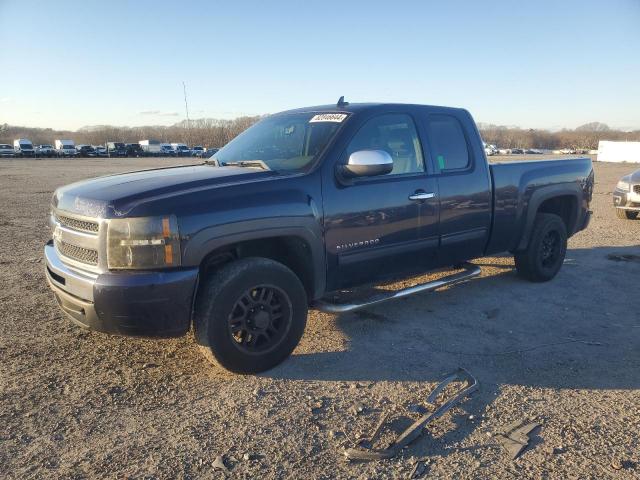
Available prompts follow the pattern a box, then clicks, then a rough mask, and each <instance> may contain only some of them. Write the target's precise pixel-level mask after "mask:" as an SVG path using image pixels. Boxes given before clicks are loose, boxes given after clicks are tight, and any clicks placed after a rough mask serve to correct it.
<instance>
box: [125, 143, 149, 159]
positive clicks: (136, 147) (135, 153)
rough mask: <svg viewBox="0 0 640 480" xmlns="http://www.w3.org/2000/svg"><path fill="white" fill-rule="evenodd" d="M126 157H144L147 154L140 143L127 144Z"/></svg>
mask: <svg viewBox="0 0 640 480" xmlns="http://www.w3.org/2000/svg"><path fill="white" fill-rule="evenodd" d="M124 148H125V155H124V156H125V157H144V156H145V155H146V152H145V151H144V150H143V148H142V146H141V145H140V144H139V143H127V144H125V146H124Z"/></svg>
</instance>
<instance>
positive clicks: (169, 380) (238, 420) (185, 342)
mask: <svg viewBox="0 0 640 480" xmlns="http://www.w3.org/2000/svg"><path fill="white" fill-rule="evenodd" d="M169 163H180V160H175V159H173V160H160V159H137V160H133V159H118V160H107V159H104V160H103V159H99V160H88V159H74V160H22V159H16V160H13V159H11V160H9V159H1V160H0V182H1V183H0V187H1V188H0V212H1V213H0V233H1V234H2V235H1V238H2V249H1V257H0V272H1V274H2V279H3V282H2V285H3V287H2V289H1V290H0V318H1V319H2V321H1V323H0V358H1V359H2V367H1V369H0V477H2V478H38V479H39V478H305V479H307V478H319V479H321V478H409V477H410V474H411V472H412V470H413V468H414V464H415V462H416V461H418V460H420V459H424V460H425V466H426V469H425V472H424V474H425V475H426V476H428V477H437V478H516V477H517V478H523V477H527V478H638V477H639V476H640V451H639V448H638V446H639V445H640V433H639V432H640V373H639V372H640V369H639V367H640V298H639V296H638V284H639V283H640V262H637V261H614V260H611V259H609V258H608V257H607V256H608V255H609V254H612V253H613V254H632V255H640V221H623V220H619V219H617V218H616V217H615V212H614V210H613V208H612V206H611V191H612V189H613V187H614V185H615V183H616V181H617V180H618V178H619V177H621V176H622V175H623V174H625V173H628V172H629V171H631V170H633V168H634V167H633V166H630V165H615V164H602V163H596V164H595V169H596V188H595V195H594V200H593V203H592V208H593V210H594V218H593V221H592V223H591V226H590V227H589V229H588V230H587V231H584V232H581V233H579V234H578V235H576V236H575V237H574V238H572V239H571V240H570V243H569V250H568V252H567V261H566V264H565V266H564V268H563V269H562V271H561V272H560V274H559V275H558V277H557V278H556V279H555V280H554V281H552V282H549V283H545V284H532V283H528V282H525V281H523V280H520V279H519V278H518V277H517V276H516V275H515V272H514V269H513V261H512V258H510V257H492V258H482V259H479V260H477V261H476V263H477V264H479V265H481V266H482V268H483V275H482V276H481V277H479V278H477V279H474V280H472V281H471V282H469V283H467V284H464V285H459V286H455V287H452V288H449V289H445V290H440V291H438V292H435V293H429V294H423V295H417V296H413V297H410V298H406V299H404V300H400V301H396V302H394V303H388V304H385V305H380V306H377V307H374V308H370V309H368V310H365V311H361V312H359V313H357V314H347V315H340V316H332V315H326V314H322V313H318V312H311V314H310V317H309V322H308V326H307V330H306V333H305V335H304V338H303V339H302V343H301V344H300V346H299V347H298V349H297V350H296V351H295V353H294V355H293V356H292V357H291V358H290V359H289V360H288V361H286V362H285V363H284V364H282V365H281V366H279V367H277V368H275V369H273V370H272V371H269V372H267V373H265V374H262V375H260V376H239V375H232V374H229V373H227V372H225V371H222V370H219V369H217V368H214V367H212V366H210V365H209V364H207V363H206V361H205V360H204V358H202V357H201V356H200V354H199V352H198V350H197V348H196V347H195V345H194V342H193V339H192V336H191V335H189V336H187V337H185V338H180V339H175V340H162V341H151V340H141V339H131V338H124V337H113V336H107V335H103V334H98V333H92V332H88V331H85V330H82V329H81V328H78V327H76V326H74V325H72V324H71V323H70V322H69V321H68V320H67V319H66V318H65V317H64V316H63V315H62V314H61V312H60V310H59V309H58V307H57V306H56V304H55V301H54V299H53V295H52V294H51V293H50V292H49V290H48V288H47V286H46V284H45V279H44V275H43V265H42V261H41V257H42V247H43V244H44V243H45V241H46V240H47V239H48V238H49V233H48V232H47V230H46V228H45V225H46V216H47V212H48V203H49V200H50V198H51V193H52V191H53V190H54V188H55V187H57V186H59V185H62V184H65V183H69V182H72V181H75V180H79V179H83V178H86V177H91V176H97V175H101V174H106V173H111V172H120V171H127V170H133V169H139V168H149V167H152V166H154V165H158V164H162V165H166V164H169ZM459 366H462V367H464V368H466V369H468V370H469V371H470V372H471V373H472V374H473V375H475V376H476V377H477V378H478V380H479V382H480V390H479V391H477V392H476V393H474V394H473V395H471V396H470V397H469V398H468V399H467V400H466V401H465V402H463V403H461V404H460V405H459V406H458V407H456V408H455V409H453V410H452V411H451V412H449V413H447V414H446V415H445V416H444V417H442V418H441V419H439V420H437V421H436V422H435V423H433V424H432V426H431V427H430V428H429V429H428V431H425V433H424V434H423V435H422V437H421V438H420V439H418V440H417V441H416V442H414V443H413V444H412V445H411V446H410V447H409V448H407V449H405V450H404V451H403V452H402V453H401V454H400V455H399V456H398V457H396V458H394V459H392V460H386V461H381V462H372V463H348V462H347V461H346V460H345V459H344V457H343V454H342V450H343V447H344V446H345V445H351V444H352V442H353V439H355V438H357V437H358V436H359V435H360V434H363V433H366V432H370V431H371V429H372V426H373V425H374V424H375V423H376V421H377V420H378V418H379V416H380V415H381V413H383V412H388V413H391V414H392V415H393V416H395V417H394V419H393V421H392V423H391V431H387V432H385V435H386V437H388V438H390V435H391V432H392V431H394V429H395V431H398V430H399V429H401V428H403V427H404V426H406V425H407V422H409V421H411V420H412V419H415V418H417V416H418V415H419V414H417V413H413V412H414V411H415V410H417V409H418V408H417V407H419V406H421V405H426V404H425V400H426V396H427V394H428V392H429V391H430V390H431V389H432V388H433V387H434V386H435V385H436V384H437V382H438V381H439V380H440V379H441V378H442V376H443V375H444V374H446V373H447V372H450V371H452V370H455V369H456V368H457V367H459ZM359 404H360V405H361V406H362V408H363V411H362V412H358V411H357V409H355V410H354V406H357V405H359ZM524 418H529V419H532V420H535V421H537V422H539V423H541V427H540V428H538V429H536V430H535V431H534V432H533V433H532V436H531V437H532V440H531V445H530V446H529V448H528V449H527V450H525V451H524V453H523V454H522V455H521V456H520V458H518V459H517V460H515V461H511V460H510V459H509V458H508V456H507V455H506V453H505V452H504V451H503V450H501V448H500V447H499V446H498V445H497V444H496V441H495V439H494V437H493V435H494V434H495V433H496V432H497V431H498V430H499V429H500V428H501V427H503V426H505V425H506V424H508V423H510V422H512V421H514V420H518V419H524ZM220 455H222V456H223V458H224V461H225V462H226V465H227V467H228V468H229V469H230V473H225V472H222V471H220V470H217V469H216V468H215V466H214V461H215V459H216V458H217V457H218V456H220Z"/></svg>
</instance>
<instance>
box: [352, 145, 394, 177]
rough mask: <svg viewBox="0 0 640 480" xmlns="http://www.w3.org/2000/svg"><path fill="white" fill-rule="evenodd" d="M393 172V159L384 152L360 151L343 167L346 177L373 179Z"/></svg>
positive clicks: (354, 153) (353, 154)
mask: <svg viewBox="0 0 640 480" xmlns="http://www.w3.org/2000/svg"><path fill="white" fill-rule="evenodd" d="M391 170H393V159H392V158H391V155H389V153H387V152H385V151H384V150H358V151H357V152H353V153H352V154H351V155H349V159H348V160H347V164H346V165H343V166H342V174H343V175H344V176H345V177H348V178H353V177H373V176H376V175H386V174H387V173H390V172H391Z"/></svg>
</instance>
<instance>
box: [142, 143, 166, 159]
mask: <svg viewBox="0 0 640 480" xmlns="http://www.w3.org/2000/svg"><path fill="white" fill-rule="evenodd" d="M138 143H139V144H140V147H141V148H142V151H143V152H144V154H145V155H146V156H156V157H157V156H158V155H160V153H161V151H160V150H161V148H160V141H158V140H140V141H139V142H138Z"/></svg>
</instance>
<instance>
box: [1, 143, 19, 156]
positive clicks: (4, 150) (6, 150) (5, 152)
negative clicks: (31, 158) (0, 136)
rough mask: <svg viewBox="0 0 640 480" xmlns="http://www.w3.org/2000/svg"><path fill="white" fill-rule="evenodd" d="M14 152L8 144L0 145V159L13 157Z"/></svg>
mask: <svg viewBox="0 0 640 480" xmlns="http://www.w3.org/2000/svg"><path fill="white" fill-rule="evenodd" d="M15 156H16V151H15V150H14V149H13V147H12V146H11V145H9V144H8V143H0V157H15Z"/></svg>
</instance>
